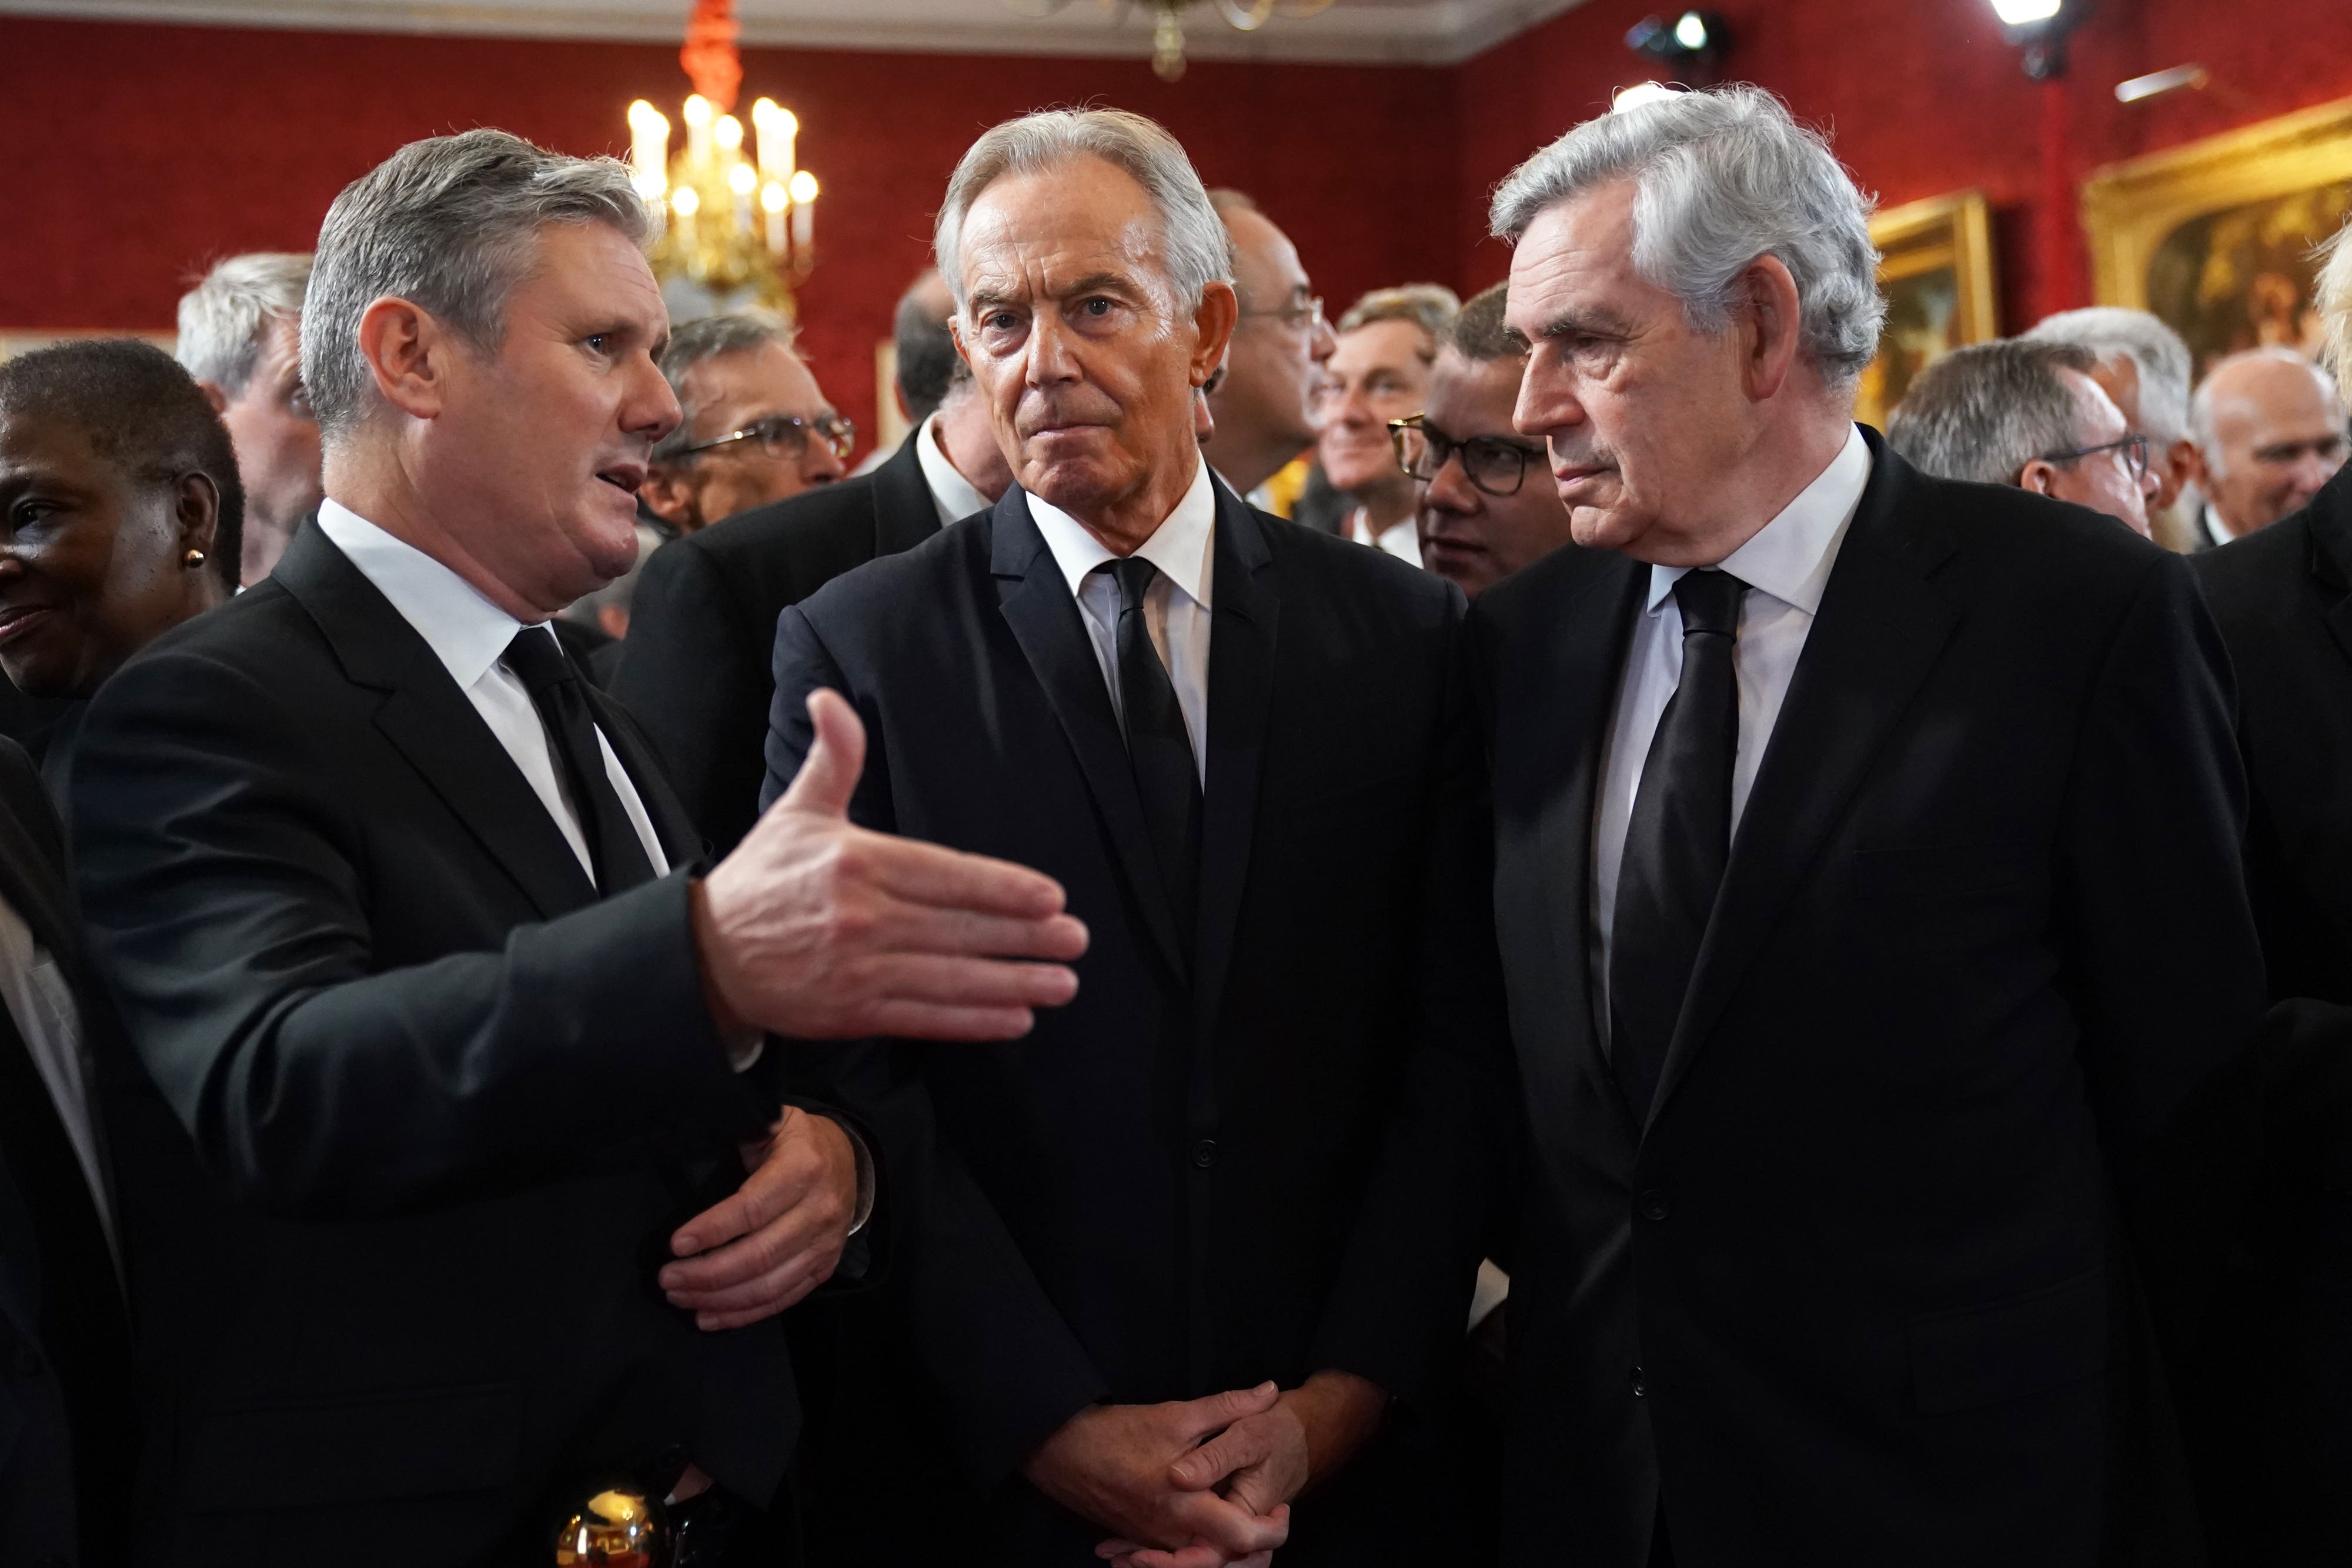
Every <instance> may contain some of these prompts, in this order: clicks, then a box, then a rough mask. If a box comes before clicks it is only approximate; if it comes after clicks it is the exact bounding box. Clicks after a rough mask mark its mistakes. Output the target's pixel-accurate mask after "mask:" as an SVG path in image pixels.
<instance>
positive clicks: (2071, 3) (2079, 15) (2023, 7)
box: [1992, 0, 2091, 81]
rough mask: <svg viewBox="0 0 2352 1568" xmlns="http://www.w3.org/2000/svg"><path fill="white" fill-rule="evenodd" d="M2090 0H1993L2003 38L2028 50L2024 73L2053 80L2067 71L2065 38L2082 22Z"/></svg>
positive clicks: (2038, 79)
mask: <svg viewBox="0 0 2352 1568" xmlns="http://www.w3.org/2000/svg"><path fill="white" fill-rule="evenodd" d="M2090 9H2091V0H1992V14H1993V15H1994V16H1998V17H1999V18H2000V31H2001V37H2005V38H2007V39H2008V40H2009V41H2010V42H2011V43H2012V44H2017V45H2021V46H2022V47H2023V48H2024V50H2025V74H2026V75H2027V76H2029V77H2031V78H2033V79H2034V80H2035V81H2053V80H2055V79H2056V78H2059V77H2062V76H2064V75H2065V74H2066V38H2067V36H2068V35H2069V34H2071V33H2073V32H2074V29H2075V28H2076V27H2078V26H2081V25H2082V21H2083V17H2084V15H2085V14H2087V13H2088V12H2089V10H2090Z"/></svg>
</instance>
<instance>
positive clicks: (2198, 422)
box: [2189, 253, 2342, 479]
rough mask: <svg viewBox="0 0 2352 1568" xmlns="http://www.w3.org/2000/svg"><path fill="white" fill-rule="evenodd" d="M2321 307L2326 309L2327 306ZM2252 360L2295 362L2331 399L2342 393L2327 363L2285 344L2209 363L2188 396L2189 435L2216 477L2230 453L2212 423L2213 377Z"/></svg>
mask: <svg viewBox="0 0 2352 1568" xmlns="http://www.w3.org/2000/svg"><path fill="white" fill-rule="evenodd" d="M2339 256H2340V253H2339ZM2329 265H2330V266H2334V265H2336V262H2335V260H2334V259H2331V261H2330V263H2329ZM2322 308H2323V310H2324V309H2325V307H2322ZM2322 319H2323V320H2325V319H2326V318H2325V317H2324V316H2323V318H2322ZM2336 330H2337V329H2335V328H2332V327H2331V328H2330V329H2329V341H2330V342H2331V343H2332V342H2333V341H2334V340H2335V333H2336ZM2250 360H2271V361H2276V362H2277V363H2279V364H2283V365H2293V366H2294V367H2295V368H2296V369H2297V370H2302V371H2310V372H2311V375H2312V378H2313V379H2314V380H2315V381H2316V382H2319V385H2320V390H2321V391H2323V392H2326V394H2327V396H2328V397H2329V399H2330V400H2336V399H2338V398H2340V397H2341V395H2342V394H2341V393H2340V392H2338V391H2337V389H2336V377H2335V376H2334V375H2333V374H2332V373H2331V372H2330V371H2328V369H2327V367H2326V365H2321V364H2314V363H2313V362H2312V361H2310V360H2309V359H2307V358H2305V356H2304V355H2302V354H2300V353H2298V352H2296V351H2295V350H2293V349H2288V348H2282V347H2279V346H2277V345H2275V344H2273V345H2270V346H2267V347H2264V348H2260V349H2241V350H2238V351H2237V352H2236V353H2234V354H2224V355H2222V356H2221V358H2220V359H2218V360H2216V361H2213V362H2212V363H2211V364H2210V365H2208V366H2206V367H2205V379H2204V380H2203V381H2201V382H2198V383H2197V391H2196V392H2195V393H2194V394H2193V395H2192V396H2191V397H2190V398H2189V440H2191V441H2193V442H2195V443H2196V444H2197V451H2198V453H2199V455H2200V456H2202V457H2203V458H2204V459H2205V466H2206V467H2208V468H2210V469H2211V470H2212V471H2213V476H2214V477H2215V478H2217V479H2219V478H2221V476H2223V475H2224V474H2225V473H2226V472H2227V471H2228V469H2229V462H2230V455H2229V453H2228V452H2227V451H2226V450H2225V449H2224V448H2223V447H2222V445H2221V432H2220V431H2218V430H2216V429H2215V428H2214V426H2213V378H2214V377H2215V376H2216V375H2219V374H2220V373H2221V371H2223V370H2225V369H2228V368H2229V367H2231V366H2233V365H2242V364H2244V363H2246V362H2247V361H2250Z"/></svg>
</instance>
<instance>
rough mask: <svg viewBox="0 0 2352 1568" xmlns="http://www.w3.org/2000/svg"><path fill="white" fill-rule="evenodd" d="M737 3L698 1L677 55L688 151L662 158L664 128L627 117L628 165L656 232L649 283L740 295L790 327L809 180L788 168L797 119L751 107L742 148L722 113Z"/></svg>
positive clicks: (810, 216)
mask: <svg viewBox="0 0 2352 1568" xmlns="http://www.w3.org/2000/svg"><path fill="white" fill-rule="evenodd" d="M736 37H737V24H736V20H735V4H734V0H695V5H694V13H693V15H692V16H690V17H689V18H688V22H687V26H686V46H685V47H683V48H681V49H680V50H678V63H679V64H680V65H682V66H683V67H685V68H686V74H687V78H688V80H689V81H691V82H692V83H693V84H694V89H695V90H694V92H693V94H692V96H690V97H688V99H687V100H686V102H685V104H684V105H683V106H682V107H681V108H680V110H679V111H678V118H679V120H682V121H683V122H684V124H685V126H686V145H685V146H684V148H682V149H681V150H680V151H679V152H677V154H676V155H675V156H673V155H672V154H671V152H670V150H669V144H670V122H669V117H668V116H667V115H665V114H663V113H662V111H661V110H658V109H656V108H655V107H654V106H653V105H652V104H650V103H648V102H646V100H645V99H637V100H636V101H635V102H634V103H632V104H630V105H629V165H630V168H631V171H632V175H631V179H632V183H634V184H635V186H636V188H637V193H638V194H639V195H641V196H643V197H644V198H645V199H646V204H647V205H648V206H650V207H651V208H653V209H654V211H655V213H656V216H657V220H658V222H659V224H660V234H659V236H658V237H657V238H656V240H655V242H654V248H653V256H652V261H653V267H654V275H655V276H656V277H659V278H661V279H663V280H664V281H665V282H669V281H672V280H684V281H686V282H688V283H691V284H693V285H695V286H696V287H699V288H701V289H703V290H704V291H706V292H708V293H709V295H710V296H711V297H712V298H714V299H715V300H720V301H725V300H728V299H730V298H733V297H739V296H742V295H745V294H749V295H750V296H751V297H752V298H756V299H757V300H758V301H759V302H760V303H761V304H763V305H767V306H769V307H771V308H775V309H779V310H782V311H783V312H784V313H786V314H787V315H790V314H792V313H793V289H794V287H795V286H797V285H798V284H800V283H802V282H804V281H805V280H806V279H807V277H808V275H809V273H810V272H811V271H812V270H813V269H814V267H815V266H816V197H817V183H816V176H815V175H814V174H812V173H810V172H808V171H807V170H806V169H803V168H802V167H800V166H799V164H798V162H797V149H798V142H799V137H800V129H801V122H800V120H799V117H798V116H796V115H794V114H793V111H792V110H789V109H785V108H783V107H782V106H781V105H780V104H778V103H777V102H776V101H775V100H774V99H769V98H763V99H759V100H758V101H757V102H755V103H753V104H752V105H751V145H750V146H748V147H747V146H746V145H745V144H744V133H743V122H742V121H741V120H738V119H736V118H735V116H734V115H733V114H732V113H730V110H733V108H734V107H735V98H736V93H737V91H738V89H740V88H741V86H742V85H743V64H742V58H741V57H740V54H739V53H738V52H737V48H736Z"/></svg>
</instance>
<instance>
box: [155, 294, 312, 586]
mask: <svg viewBox="0 0 2352 1568" xmlns="http://www.w3.org/2000/svg"><path fill="white" fill-rule="evenodd" d="M309 287H310V257H309V256H299V255H292V254H287V253H283V252H277V251H255V252H253V253H251V254H250V255H247V256H230V257H229V258H228V259H227V260H226V261H223V262H221V263H219V264H218V265H216V266H215V267H214V268H213V269H212V270H211V271H210V272H208V273H206V274H205V278H204V281H203V282H201V283H199V284H197V285H196V286H195V287H194V288H192V289H190V290H189V291H188V292H187V293H185V294H184V295H182V296H181V297H180V342H179V360H180V363H182V364H183V365H185V366H186V367H187V368H188V373H189V374H190V375H192V376H194V377H195V378H196V384H197V385H198V386H200V387H202V388H203V389H204V392H205V397H207V398H209V399H211V400H212V405H213V406H214V407H215V408H216V409H218V410H220V415H221V423H223V424H225V425H226V426H227V427H228V438H229V441H230V444H232V445H234V446H235V448H236V467H237V473H238V476H240V477H241V478H242V479H243V480H244V483H245V538H244V543H243V544H242V546H241V547H240V549H241V550H242V552H243V553H242V557H241V559H239V561H238V566H237V572H238V580H239V581H241V582H242V583H244V585H245V586H246V587H247V588H250V587H252V586H253V585H254V584H255V583H257V582H259V581H260V580H262V579H263V578H265V577H267V576H268V575H269V569H270V568H272V567H274V566H276V565H277V564H278V557H279V556H281V555H283V554H284V553H285V552H286V545H287V541H288V540H289V539H291V538H293V537H294V530H295V529H296V528H298V527H299V526H300V525H301V522H302V519H303V518H305V517H309V516H310V514H311V513H313V512H315V511H317V510H318V509H319V498H320V496H322V495H324V494H325V491H324V490H323V489H322V488H321V487H320V477H319V421H318V418H317V416H316V415H315V414H313V413H311V411H310V393H309V392H306V391H305V390H304V389H303V386H302V349H301V334H302V298H303V295H304V293H305V291H306V290H308V289H309Z"/></svg>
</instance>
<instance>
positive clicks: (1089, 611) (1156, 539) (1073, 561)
mask: <svg viewBox="0 0 2352 1568" xmlns="http://www.w3.org/2000/svg"><path fill="white" fill-rule="evenodd" d="M1029 515H1030V517H1034V518H1035V519H1036V523H1037V531H1038V532H1039V533H1041V534H1044V535H1045V548H1046V549H1049V550H1052V551H1053V552H1054V564H1055V565H1056V566H1058V567H1060V568H1061V569H1062V576H1063V579H1064V580H1066V581H1067V582H1068V583H1069V585H1070V596H1071V597H1072V598H1073V599H1076V601H1078V615H1079V619H1081V620H1083V621H1084V622H1086V624H1087V640H1088V641H1089V642H1091V643H1093V644H1094V648H1095V663H1096V664H1099V665H1101V666H1102V674H1103V682H1104V684H1105V685H1108V686H1109V687H1110V706H1111V711H1112V712H1114V713H1118V714H1119V722H1120V723H1121V724H1122V725H1124V724H1125V723H1126V715H1125V714H1124V713H1123V712H1121V710H1120V705H1119V697H1118V583H1117V582H1115V581H1113V580H1112V579H1111V575H1110V573H1108V572H1107V571H1097V570H1095V569H1096V568H1097V567H1100V566H1104V565H1107V564H1108V563H1109V562H1112V561H1115V560H1118V559H1119V558H1118V556H1117V555H1114V554H1113V553H1112V552H1111V551H1110V549H1109V548H1108V547H1107V546H1106V545H1104V543H1103V542H1102V540H1100V539H1098V538H1095V536H1094V535H1092V534H1090V533H1088V532H1087V530H1086V527H1085V525H1084V524H1082V523H1080V522H1079V521H1078V520H1077V519H1076V517H1072V516H1070V515H1069V514H1068V513H1067V512H1065V511H1063V510H1062V509H1061V508H1060V507H1055V506H1052V505H1049V504H1048V503H1046V502H1045V501H1042V500H1040V499H1038V498H1037V497H1035V496H1032V497H1029ZM1216 538H1217V492H1216V487H1215V486H1214V484H1213V482H1212V481H1211V479H1210V478H1209V465H1208V464H1207V463H1205V462H1203V463H1202V465H1201V466H1200V468H1199V469H1198V471H1196V472H1195V473H1194V474H1193V476H1192V488H1191V489H1189V490H1187V491H1185V492H1184V498H1183V499H1182V500H1181V501H1179V502H1177V503H1176V509H1175V510H1174V511H1172V512H1171V513H1169V514H1168V517H1167V518H1166V520H1164V521H1163V522H1161V523H1160V527H1159V528H1156V529H1154V530H1153V531H1152V535H1151V537H1150V538H1148V539H1146V540H1144V541H1143V544H1142V546H1141V547H1140V548H1139V549H1137V550H1136V552H1135V553H1136V554H1137V555H1139V556H1141V557H1142V558H1143V559H1145V560H1148V561H1150V563H1151V564H1152V565H1154V566H1156V567H1158V568H1159V569H1160V575H1159V576H1158V577H1157V578H1154V579H1153V580H1152V583H1151V587H1150V589H1149V590H1148V591H1146V592H1145V593H1144V596H1143V623H1144V625H1145V626H1146V627H1147V628H1149V629H1150V632H1151V645H1152V646H1153V647H1154V648H1156V649H1158V650H1159V652H1160V663H1161V664H1165V665H1167V666H1168V679H1169V681H1170V683H1171V684H1172V685H1174V686H1175V688H1176V705H1177V706H1179V707H1181V708H1182V709H1183V710H1184V729H1185V733H1186V734H1187V735H1189V736H1190V737H1191V738H1192V764H1193V766H1194V767H1195V768H1199V769H1200V770H1201V779H1202V783H1203V784H1206V783H1207V781H1208V777H1209V772H1208V769H1209V747H1208V739H1209V620H1210V615H1209V594H1210V584H1209V579H1210V577H1211V576H1212V575H1213V570H1212V562H1213V554H1214V550H1215V547H1216Z"/></svg>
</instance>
